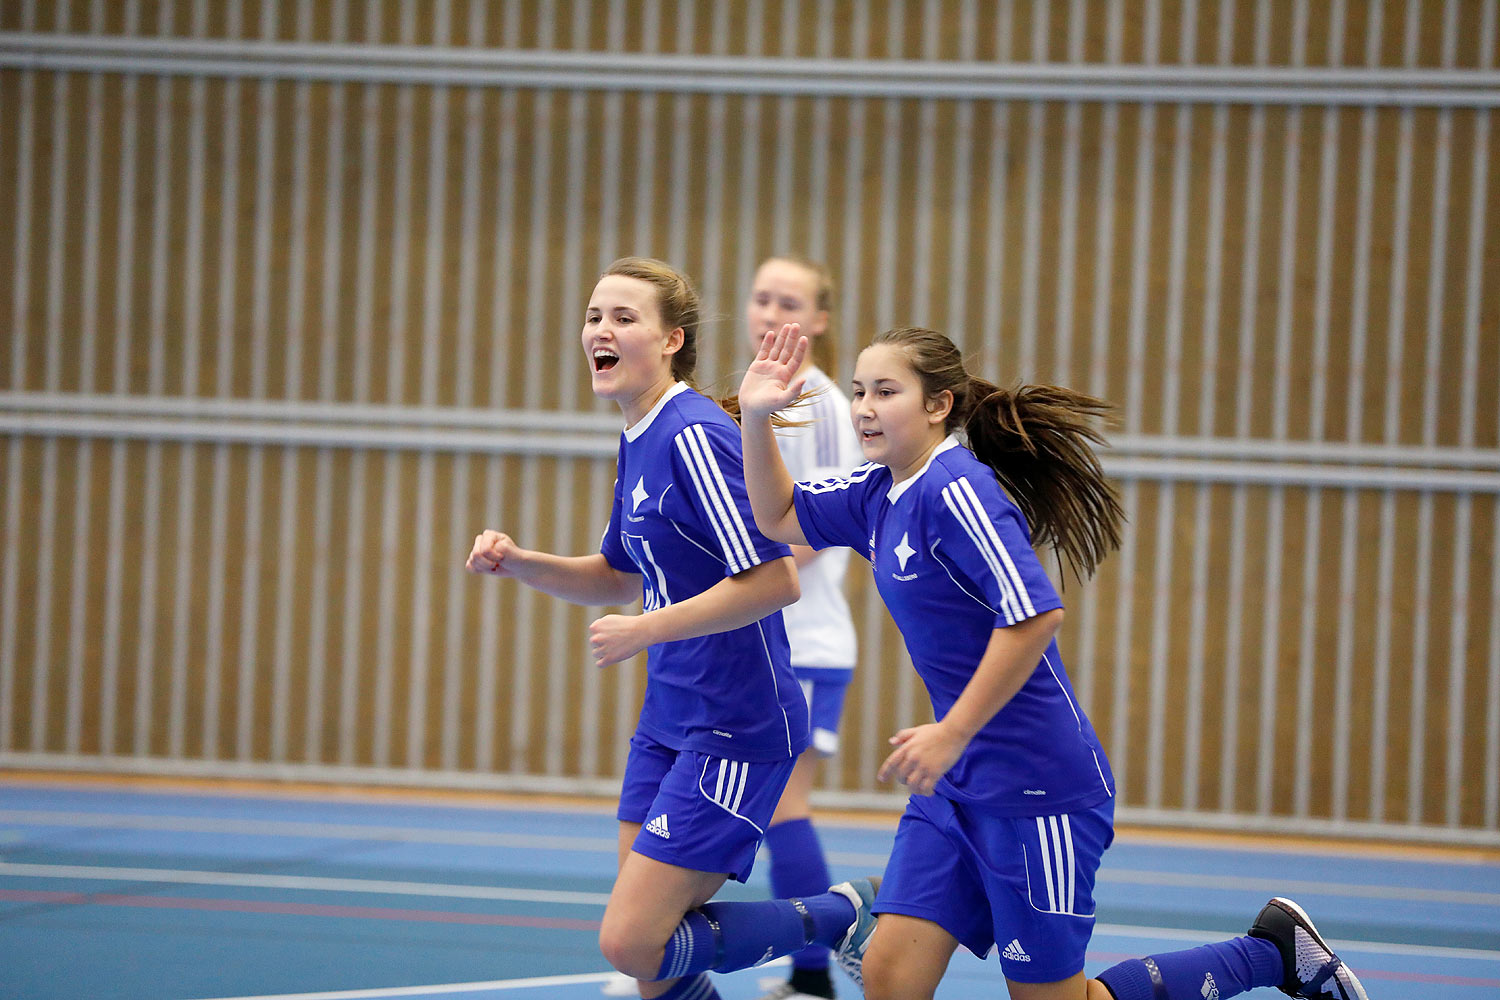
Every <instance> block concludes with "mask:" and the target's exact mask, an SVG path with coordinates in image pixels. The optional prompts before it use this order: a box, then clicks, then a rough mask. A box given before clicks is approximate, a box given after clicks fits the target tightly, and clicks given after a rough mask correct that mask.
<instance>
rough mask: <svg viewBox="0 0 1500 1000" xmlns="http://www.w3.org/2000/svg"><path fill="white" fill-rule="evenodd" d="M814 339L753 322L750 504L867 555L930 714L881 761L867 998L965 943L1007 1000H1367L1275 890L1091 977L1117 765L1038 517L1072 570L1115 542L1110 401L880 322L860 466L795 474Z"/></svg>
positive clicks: (915, 975)
mask: <svg viewBox="0 0 1500 1000" xmlns="http://www.w3.org/2000/svg"><path fill="white" fill-rule="evenodd" d="M806 351H807V339H806V338H805V337H799V336H798V335H797V329H796V328H795V327H792V326H787V327H784V328H783V329H782V330H781V331H779V332H778V333H776V334H768V335H767V336H766V338H765V341H764V343H763V344H762V347H761V350H760V352H759V353H758V355H757V357H756V361H755V362H754V363H753V364H752V365H751V366H750V369H749V371H748V372H747V373H746V375H745V380H744V382H743V383H742V385H741V387H740V396H739V401H740V409H741V434H742V438H743V441H744V461H745V463H746V468H747V469H754V470H755V472H756V474H755V476H754V477H752V478H749V479H748V482H747V485H748V487H749V491H750V499H751V505H752V507H753V509H754V511H755V518H756V522H757V524H758V525H759V526H760V528H761V530H762V531H763V532H765V533H766V535H768V536H769V537H771V538H775V539H779V540H781V541H784V542H787V543H789V544H797V545H802V544H808V545H812V546H814V547H816V548H822V547H824V546H827V545H848V546H856V547H858V548H859V549H860V551H861V553H862V554H864V555H866V557H867V558H868V559H869V560H870V563H871V568H872V570H873V571H874V575H875V582H876V586H877V589H878V590H879V591H880V594H881V597H882V599H883V600H884V601H885V603H886V606H887V607H888V608H889V610H890V612H891V616H892V618H893V619H894V620H895V622H896V624H897V626H898V627H899V628H900V630H901V633H902V636H903V638H904V639H905V640H906V645H907V649H908V651H909V652H910V653H911V658H912V663H913V665H914V666H915V667H916V669H917V672H918V673H919V674H920V675H921V677H922V680H923V682H924V683H925V684H926V686H927V690H928V693H929V694H930V695H931V698H932V703H933V714H934V717H935V718H936V719H937V721H936V722H934V723H930V724H927V725H922V726H915V727H912V728H910V729H904V730H902V731H901V732H899V733H897V734H896V735H895V736H893V737H891V743H892V744H893V745H894V746H895V747H896V749H895V750H894V752H892V753H891V755H890V756H889V757H888V758H887V759H886V761H885V763H884V764H883V765H882V766H881V769H880V777H881V778H882V780H886V779H890V778H896V779H897V780H900V781H901V782H903V783H904V784H906V785H907V786H908V787H909V788H910V789H911V791H912V796H911V798H910V800H909V802H908V805H907V810H906V814H905V815H904V816H903V817H902V820H901V825H900V827H899V828H898V830H897V834H896V841H895V844H894V846H893V847H892V852H891V858H890V861H889V863H888V865H887V868H886V873H885V879H884V881H883V882H880V883H878V889H877V895H876V898H875V900H874V902H873V904H872V905H870V906H868V907H861V913H860V918H859V921H858V925H859V926H858V927H857V929H856V932H855V933H853V934H851V936H850V940H849V942H848V943H847V945H846V946H845V948H844V949H843V950H842V953H841V958H840V960H841V964H845V965H846V968H847V967H849V966H851V965H852V966H856V967H858V966H862V971H863V976H864V983H865V988H866V996H868V997H873V998H877V1000H897V998H899V1000H920V998H923V997H926V998H930V997H932V996H933V993H934V991H935V990H936V988H937V985H938V982H939V980H941V978H942V976H943V972H944V971H945V970H946V968H947V965H948V960H949V958H950V957H951V956H952V954H953V952H954V950H955V949H956V948H957V947H958V945H960V944H962V945H964V946H965V947H967V948H969V949H970V950H971V951H973V952H975V954H978V955H981V956H983V955H985V954H987V953H988V952H989V951H991V950H998V951H999V952H1000V965H1001V968H1002V971H1003V972H1004V974H1005V978H1006V982H1007V986H1008V988H1009V991H1010V995H1011V997H1012V998H1013V1000H1202V998H1203V997H1210V996H1212V997H1218V998H1220V1000H1227V998H1228V997H1231V996H1235V995H1237V994H1239V993H1243V992H1245V991H1247V990H1250V989H1254V988H1256V987H1277V988H1279V989H1281V990H1282V991H1283V992H1285V993H1288V994H1290V995H1292V996H1298V997H1309V998H1310V997H1321V996H1329V997H1333V998H1335V1000H1366V998H1365V993H1364V989H1363V987H1361V985H1360V983H1359V980H1358V979H1357V978H1356V977H1355V976H1354V974H1353V973H1352V972H1350V971H1349V970H1348V969H1347V968H1345V967H1344V966H1343V964H1342V963H1341V962H1340V961H1339V959H1338V958H1337V956H1335V955H1334V954H1333V953H1332V951H1331V950H1329V949H1328V946H1327V944H1326V943H1325V942H1324V941H1323V940H1322V938H1321V937H1319V936H1318V933H1317V930H1316V929H1315V928H1314V927H1313V925H1312V923H1311V921H1309V920H1308V919H1307V915H1306V914H1305V913H1303V912H1302V910H1301V909H1300V908H1299V907H1297V905H1296V904H1295V903H1292V902H1290V901H1289V900H1285V899H1281V898H1277V899H1273V900H1271V901H1270V902H1269V903H1267V904H1266V906H1265V907H1264V908H1263V909H1262V910H1261V912H1260V914H1259V915H1258V916H1257V917H1256V920H1255V922H1254V924H1253V925H1252V926H1251V928H1250V932H1249V934H1248V935H1247V936H1244V937H1239V938H1234V939H1231V940H1227V941H1221V942H1216V943H1214V944H1209V945H1204V946H1202V947H1199V948H1193V949H1188V950H1186V951H1180V952H1172V953H1167V954H1159V955H1153V956H1150V957H1149V958H1145V959H1130V960H1128V961H1125V962H1121V963H1119V964H1118V965H1116V966H1114V967H1112V968H1110V969H1107V970H1105V971H1104V972H1103V973H1101V974H1100V976H1099V978H1097V979H1088V978H1087V977H1086V976H1085V975H1084V972H1083V963H1084V953H1085V949H1086V946H1087V944H1088V940H1089V937H1090V935H1091V934H1092V931H1093V921H1094V901H1093V885H1094V876H1095V873H1096V871H1097V869H1098V865H1099V861H1100V858H1101V856H1102V854H1103V852H1104V849H1105V848H1106V847H1108V845H1109V843H1110V841H1111V839H1112V838H1113V823H1112V820H1113V811H1114V810H1113V807H1114V781H1113V778H1112V777H1111V773H1110V770H1109V764H1108V761H1107V760H1106V759H1105V756H1104V752H1103V749H1102V748H1101V747H1100V745H1099V741H1098V739H1097V737H1096V736H1095V735H1094V731H1093V728H1092V726H1091V725H1090V724H1089V722H1088V719H1087V718H1086V717H1085V715H1084V713H1083V711H1082V709H1081V707H1080V706H1079V705H1078V704H1077V701H1076V699H1075V698H1074V697H1073V692H1072V688H1071V686H1070V685H1069V683H1068V680H1067V674H1066V671H1065V670H1064V669H1063V665H1062V662H1061V658H1060V657H1059V655H1058V651H1057V644H1056V642H1055V641H1054V638H1053V636H1054V634H1055V633H1056V631H1057V628H1058V626H1059V625H1060V624H1061V621H1062V617H1063V611H1062V602H1061V601H1060V600H1059V599H1058V596H1057V593H1056V592H1055V590H1054V589H1053V587H1052V585H1051V583H1050V581H1049V580H1048V578H1047V576H1046V574H1045V573H1044V572H1043V571H1042V569H1041V566H1040V563H1039V561H1038V559H1037V556H1036V553H1035V552H1034V551H1033V549H1032V545H1033V537H1032V534H1031V532H1032V531H1035V541H1036V543H1037V544H1048V545H1051V546H1053V547H1054V548H1055V549H1056V550H1057V551H1058V553H1059V555H1060V556H1062V557H1064V558H1065V559H1066V560H1067V561H1069V562H1070V563H1071V564H1072V566H1073V568H1074V570H1075V571H1076V572H1078V573H1079V574H1080V575H1089V574H1091V573H1092V572H1093V569H1094V567H1095V566H1096V565H1097V564H1098V562H1099V560H1100V559H1102V558H1103V557H1104V556H1105V555H1106V554H1107V553H1108V552H1110V551H1111V550H1112V549H1114V548H1115V547H1116V545H1117V543H1118V538H1119V526H1120V523H1121V520H1122V517H1121V511H1120V508H1119V505H1118V502H1117V501H1116V499H1115V496H1114V492H1113V489H1112V488H1111V487H1110V486H1109V484H1108V482H1107V481H1106V480H1105V479H1104V477H1103V473H1102V470H1101V469H1100V467H1099V464H1098V461H1097V459H1096V458H1095V456H1094V454H1093V451H1092V449H1091V447H1090V444H1091V443H1094V442H1097V441H1098V440H1099V439H1098V437H1097V435H1096V434H1095V432H1094V431H1093V430H1092V429H1091V427H1090V424H1089V421H1090V418H1092V417H1095V416H1097V415H1099V414H1100V413H1102V412H1104V411H1105V410H1106V409H1107V408H1108V407H1107V404H1105V403H1103V402H1101V401H1100V400H1096V399H1092V398H1090V397H1087V396H1083V395H1081V394H1078V393H1075V392H1073V391H1071V390H1068V389H1064V388H1061V387H1057V386H1021V387H1018V388H1016V389H1013V390H1009V391H1004V390H1000V389H998V388H997V387H996V386H994V385H992V384H990V383H988V382H985V381H983V380H981V379H977V378H975V377H973V376H971V375H970V374H969V373H968V372H967V371H966V370H965V368H964V365H963V358H962V355H961V354H960V353H959V351H958V349H957V348H956V347H955V346H954V345H953V343H952V342H951V341H949V340H948V338H947V337H944V336H943V335H942V334H939V333H935V332H933V331H931V330H922V329H917V328H905V329H899V330H892V331H889V332H887V333H884V334H881V335H880V336H878V337H876V338H875V341H874V343H873V344H871V346H870V347H868V348H866V349H865V350H864V351H863V352H862V353H861V354H860V356H859V360H858V363H857V364H856V366H855V372H854V382H853V392H852V395H853V405H852V408H851V415H852V417H853V423H854V426H855V429H856V431H858V432H859V435H860V444H861V447H862V448H863V449H864V453H865V456H866V457H867V458H869V459H870V461H869V463H867V464H865V465H862V466H860V467H859V468H858V469H856V470H854V471H853V472H852V473H851V474H850V475H849V476H848V477H846V478H844V479H842V480H837V481H833V482H823V483H795V484H794V483H793V481H792V478H791V476H790V475H788V473H787V471H786V469H785V467H784V466H782V465H781V463H780V459H779V456H778V454H777V449H776V446H775V443H774V440H773V438H772V434H771V427H770V422H769V418H770V416H771V414H773V413H774V412H776V411H777V410H779V409H781V408H782V407H784V406H786V405H787V404H788V403H790V402H791V401H792V400H793V399H795V398H796V396H797V395H798V393H799V392H800V391H801V389H802V380H801V378H800V377H799V376H798V374H797V373H798V371H799V370H800V369H801V366H802V361H803V358H804V357H805V354H806ZM959 433H962V434H963V435H964V436H965V438H966V439H967V442H968V444H967V446H965V444H963V443H961V442H960V441H959V440H958V438H957V437H956V435H957V434H959ZM971 449H972V450H971ZM872 914H879V915H880V917H879V920H878V921H872V918H871V915H872ZM872 922H873V926H870V924H871V923H872Z"/></svg>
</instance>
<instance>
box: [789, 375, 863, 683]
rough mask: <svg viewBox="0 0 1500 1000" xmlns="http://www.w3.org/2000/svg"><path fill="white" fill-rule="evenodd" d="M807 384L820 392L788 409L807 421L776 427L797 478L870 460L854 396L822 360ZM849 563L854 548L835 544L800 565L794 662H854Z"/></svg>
mask: <svg viewBox="0 0 1500 1000" xmlns="http://www.w3.org/2000/svg"><path fill="white" fill-rule="evenodd" d="M805 388H806V391H808V392H815V393H817V395H815V396H813V398H812V399H811V400H810V401H809V402H808V403H807V404H806V405H803V406H799V407H796V408H795V409H793V410H790V411H788V415H789V416H791V417H792V418H793V419H795V420H798V421H805V422H806V426H804V427H781V428H778V429H777V431H776V444H777V446H778V447H780V449H781V457H782V460H783V461H785V462H786V467H787V470H788V471H789V472H790V473H791V474H792V479H793V480H794V481H796V482H817V481H820V480H823V479H835V478H839V477H842V476H847V475H848V474H849V472H850V470H852V469H853V468H854V467H855V466H857V465H859V464H860V463H861V462H863V461H864V455H863V453H862V452H861V451H860V448H859V440H858V439H857V438H856V437H855V436H854V425H853V424H852V423H850V421H849V397H848V396H846V395H844V393H843V392H841V391H840V390H839V387H838V386H837V385H835V384H834V382H833V380H832V379H830V378H829V377H828V376H827V375H825V374H824V373H823V372H822V371H820V370H819V369H818V367H817V366H816V365H811V366H809V367H808V369H807V385H806V387H805ZM848 567H849V550H848V549H846V548H831V549H828V550H826V551H824V552H822V553H820V554H819V555H818V557H817V558H816V559H814V560H813V561H812V562H810V563H808V564H807V565H806V566H802V567H800V569H799V570H798V577H797V578H798V581H799V583H800V584H801V586H802V599H801V600H799V601H798V602H797V603H796V604H793V605H791V606H790V607H787V608H783V609H782V612H781V614H782V617H783V618H784V619H785V620H786V634H787V638H788V639H789V640H791V643H792V666H794V667H843V668H845V669H847V668H849V667H852V666H854V654H855V639H854V620H853V618H852V617H851V616H850V614H849V601H848V599H847V598H846V597H845V596H844V575H845V571H846V570H847V569H848Z"/></svg>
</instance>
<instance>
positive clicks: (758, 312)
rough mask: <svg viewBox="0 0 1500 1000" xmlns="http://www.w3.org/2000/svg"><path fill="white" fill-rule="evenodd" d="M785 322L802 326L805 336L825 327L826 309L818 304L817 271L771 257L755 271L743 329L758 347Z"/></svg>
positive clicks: (793, 262)
mask: <svg viewBox="0 0 1500 1000" xmlns="http://www.w3.org/2000/svg"><path fill="white" fill-rule="evenodd" d="M787 323H796V324H798V325H800V326H801V327H802V333H803V334H804V335H806V336H808V337H817V336H819V335H821V334H822V333H823V332H824V331H826V330H827V329H828V310H827V309H820V308H818V275H817V274H815V273H814V272H813V271H812V270H810V269H809V268H806V267H804V266H803V265H801V264H799V263H797V262H796V261H793V260H783V259H782V258H780V257H772V258H771V259H770V260H768V261H766V262H765V263H764V264H762V265H761V266H760V267H759V269H757V270H756V272H755V281H754V283H753V284H752V285H751V286H750V300H749V301H748V302H746V303H745V330H746V332H747V333H748V334H749V338H750V346H751V347H752V348H754V349H757V350H758V349H759V348H760V343H761V340H762V339H763V338H764V337H765V335H766V333H767V331H772V332H774V331H776V330H780V329H781V328H782V326H784V325H785V324H787Z"/></svg>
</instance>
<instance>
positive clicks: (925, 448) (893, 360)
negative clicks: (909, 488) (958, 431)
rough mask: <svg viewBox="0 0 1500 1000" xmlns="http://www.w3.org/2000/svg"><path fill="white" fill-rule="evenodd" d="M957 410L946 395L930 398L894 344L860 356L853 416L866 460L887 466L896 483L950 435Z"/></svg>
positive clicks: (851, 408)
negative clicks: (949, 423) (950, 417)
mask: <svg viewBox="0 0 1500 1000" xmlns="http://www.w3.org/2000/svg"><path fill="white" fill-rule="evenodd" d="M952 407H953V395H952V394H951V393H948V392H944V393H942V394H940V395H939V396H938V397H937V398H936V399H933V400H929V399H927V398H926V397H925V396H923V394H922V382H921V380H920V379H918V378H917V373H916V372H914V371H912V367H911V364H910V363H909V362H908V361H907V358H906V353H905V352H904V351H903V350H902V349H901V348H900V347H899V346H897V345H895V344H872V345H871V346H869V347H866V348H865V349H864V350H863V351H861V352H860V354H859V360H858V361H856V362H855V365H854V382H853V386H852V391H851V392H850V399H849V414H850V417H851V418H852V419H853V422H854V432H855V433H856V434H857V435H859V446H860V448H861V449H862V450H863V451H864V454H865V458H866V459H867V460H868V461H871V462H878V463H879V464H881V465H884V466H888V467H889V468H890V470H891V475H892V476H893V477H894V478H895V481H896V482H901V481H902V480H904V479H906V478H908V477H909V476H911V475H912V474H913V473H915V472H916V471H917V470H918V469H920V468H921V467H922V464H923V463H925V462H926V461H927V456H928V455H930V454H932V450H933V449H934V448H936V447H937V446H938V445H939V444H941V443H942V441H943V439H944V438H945V437H947V436H948V432H947V430H946V428H945V426H944V421H945V420H946V419H947V416H948V411H949V410H950V409H952Z"/></svg>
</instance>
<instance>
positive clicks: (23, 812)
mask: <svg viewBox="0 0 1500 1000" xmlns="http://www.w3.org/2000/svg"><path fill="white" fill-rule="evenodd" d="M4 823H11V824H14V825H17V826H76V827H81V828H87V829H128V830H155V831H165V832H173V833H216V834H224V833H230V834H240V835H246V836H271V837H310V838H327V839H338V840H370V841H383V842H397V843H403V844H448V845H454V846H469V847H497V848H509V849H514V850H562V851H579V852H583V853H592V854H604V855H608V856H609V857H611V858H613V857H614V856H615V852H616V851H617V850H618V849H619V845H618V843H617V842H616V840H615V839H613V838H604V837H568V836H538V835H536V834H520V833H492V832H488V831H482V830H472V831H470V830H436V829H430V828H426V827H404V826H365V825H363V824H354V823H309V822H300V821H295V820H268V821H259V820H219V819H210V818H198V817H175V816H141V815H137V814H133V813H131V814H119V813H92V812H60V811H51V810H32V809H0V824H4ZM828 859H829V861H831V862H833V863H834V864H840V865H851V866H856V867H861V868H868V867H871V866H882V867H883V866H884V865H885V862H886V857H885V855H881V854H862V853H851V852H839V851H830V852H829V853H828ZM1097 877H1098V880H1099V881H1101V882H1111V883H1116V884H1121V885H1147V886H1174V887H1179V888H1201V889H1227V890H1246V891H1251V892H1271V893H1273V894H1278V895H1298V894H1301V895H1313V894H1317V895H1322V896H1337V897H1344V898H1351V899H1389V900H1394V901H1399V902H1423V903H1438V904H1445V905H1453V906H1460V905H1462V906H1495V907H1500V893H1497V892H1482V891H1473V890H1463V889H1431V888H1425V887H1421V886H1389V885H1368V884H1361V883H1353V882H1329V881H1312V880H1306V879H1301V880H1291V881H1288V880H1286V879H1274V878H1246V877H1241V876H1230V875H1215V874H1200V873H1187V872H1162V871H1149V870H1140V869H1129V868H1112V867H1110V866H1109V865H1105V867H1104V868H1103V869H1101V870H1100V872H1099V874H1098V876H1097ZM353 891H357V890H353Z"/></svg>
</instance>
